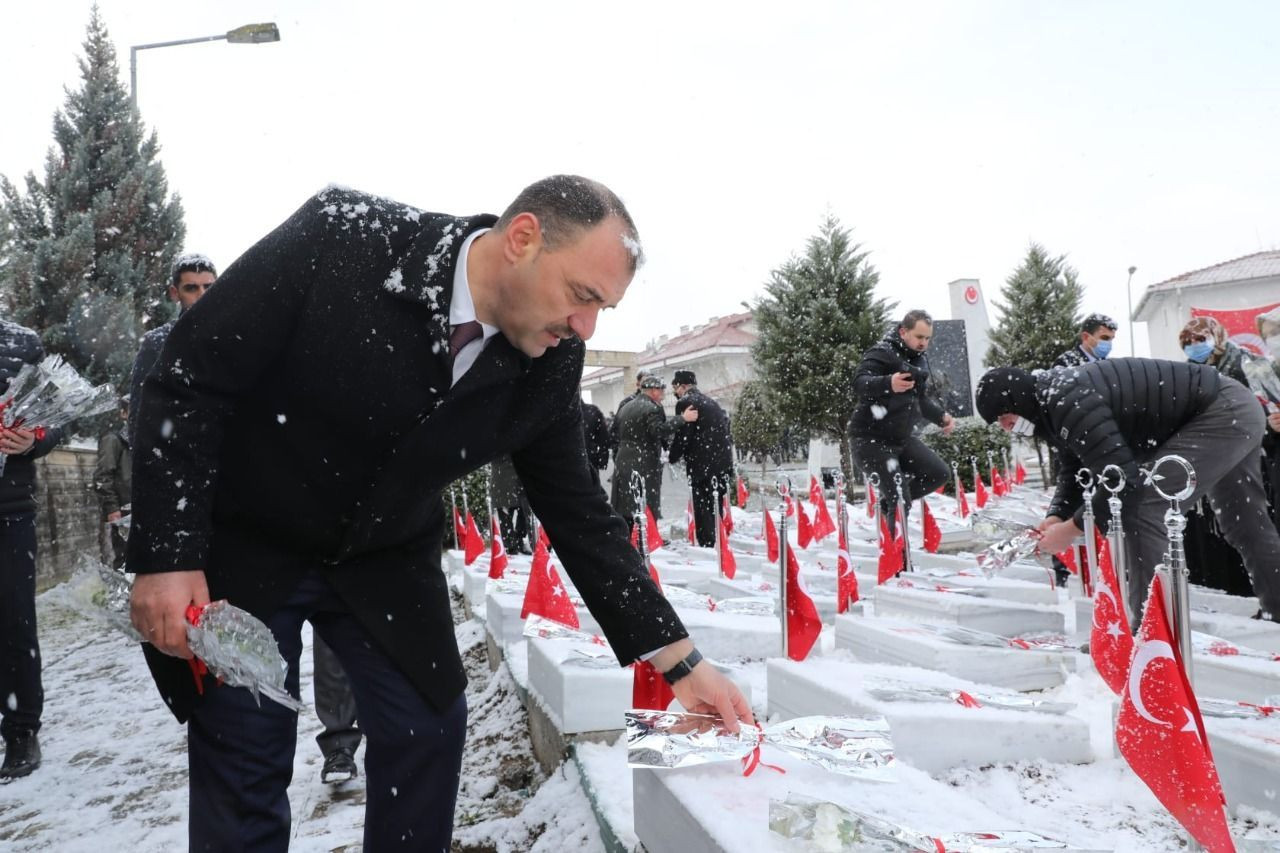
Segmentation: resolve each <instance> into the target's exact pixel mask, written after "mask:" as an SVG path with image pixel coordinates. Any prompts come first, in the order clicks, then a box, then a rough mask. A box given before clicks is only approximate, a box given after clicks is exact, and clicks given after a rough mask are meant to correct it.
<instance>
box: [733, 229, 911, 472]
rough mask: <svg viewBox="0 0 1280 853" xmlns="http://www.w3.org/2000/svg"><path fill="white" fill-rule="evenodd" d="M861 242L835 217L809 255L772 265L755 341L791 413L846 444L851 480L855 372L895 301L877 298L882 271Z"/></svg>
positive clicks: (767, 377) (773, 387)
mask: <svg viewBox="0 0 1280 853" xmlns="http://www.w3.org/2000/svg"><path fill="white" fill-rule="evenodd" d="M861 249H862V247H861V245H859V244H856V243H853V242H852V240H851V239H850V235H849V231H848V229H846V228H843V227H842V226H841V225H840V221H839V220H838V219H836V218H835V217H834V216H828V217H827V219H826V220H825V221H824V222H823V223H822V226H821V227H820V228H819V230H818V233H817V234H816V235H814V236H813V237H810V238H809V242H808V244H807V246H806V248H805V252H804V254H803V255H800V256H797V257H792V258H790V259H789V260H788V261H787V262H786V263H784V264H783V265H782V266H781V267H780V268H779V269H776V270H774V271H773V272H772V274H771V276H770V280H769V283H768V284H767V285H766V286H765V290H766V293H767V294H768V295H767V296H766V297H765V298H763V299H761V300H760V301H759V302H758V303H757V305H756V308H755V319H756V324H757V327H758V332H759V337H758V338H757V340H756V343H755V346H754V347H753V348H752V355H753V357H754V358H755V362H756V366H757V368H758V370H759V373H760V379H761V380H762V381H763V382H764V383H765V384H766V385H768V387H769V389H770V391H771V393H772V394H773V395H774V396H775V398H776V399H777V401H778V408H779V410H780V411H781V413H782V417H783V418H784V420H785V421H786V422H788V423H791V424H795V425H796V426H798V427H800V428H801V429H804V430H807V431H809V432H811V433H816V434H819V435H821V436H823V437H825V438H828V439H830V440H833V441H838V442H839V443H840V463H841V467H842V468H843V469H844V474H845V482H846V483H849V484H850V485H852V483H853V482H854V478H853V472H852V471H851V470H850V469H849V465H850V461H849V460H850V455H849V421H850V420H851V419H852V417H853V411H854V408H855V406H856V400H855V398H854V395H853V393H852V390H853V375H854V373H855V372H856V370H857V367H858V364H859V363H860V362H861V360H862V353H863V352H864V351H866V349H867V348H868V347H870V346H871V345H872V344H874V343H875V342H876V341H877V340H879V339H880V337H881V336H882V335H883V334H884V331H885V328H886V326H887V325H888V321H889V311H890V310H891V309H892V308H893V304H892V303H888V302H886V301H885V300H884V299H878V298H876V297H875V295H874V290H875V287H876V284H877V283H878V282H879V280H880V274H879V273H878V272H877V271H876V269H875V267H873V266H872V265H871V264H870V263H868V262H867V255H868V253H867V252H863V251H861Z"/></svg>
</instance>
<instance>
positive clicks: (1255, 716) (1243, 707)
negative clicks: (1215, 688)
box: [1196, 697, 1280, 729]
mask: <svg viewBox="0 0 1280 853" xmlns="http://www.w3.org/2000/svg"><path fill="white" fill-rule="evenodd" d="M1196 702H1197V704H1199V705H1200V713H1201V714H1202V715H1203V716H1205V717H1229V718H1232V719H1237V720H1263V719H1270V720H1271V721H1272V722H1274V723H1275V724H1276V726H1277V728H1278V729H1280V708H1278V707H1276V706H1274V705H1254V704H1252V703H1250V702H1232V701H1231V700H1230V699H1213V698H1210V697H1205V698H1203V699H1201V698H1197V699H1196Z"/></svg>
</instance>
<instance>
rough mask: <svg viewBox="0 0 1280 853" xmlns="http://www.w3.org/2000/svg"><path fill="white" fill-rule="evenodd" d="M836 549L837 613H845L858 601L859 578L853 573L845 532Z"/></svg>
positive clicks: (841, 532)
mask: <svg viewBox="0 0 1280 853" xmlns="http://www.w3.org/2000/svg"><path fill="white" fill-rule="evenodd" d="M839 533H840V536H839V538H838V540H837V547H836V578H837V579H836V612H837V613H844V612H845V611H847V610H848V609H849V605H850V604H853V603H854V602H855V601H857V600H858V576H857V575H855V574H854V573H853V560H852V559H851V558H850V557H849V540H848V538H847V537H846V536H845V532H844V531H843V530H841V531H839Z"/></svg>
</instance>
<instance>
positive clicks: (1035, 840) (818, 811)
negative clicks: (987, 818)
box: [769, 794, 1080, 853]
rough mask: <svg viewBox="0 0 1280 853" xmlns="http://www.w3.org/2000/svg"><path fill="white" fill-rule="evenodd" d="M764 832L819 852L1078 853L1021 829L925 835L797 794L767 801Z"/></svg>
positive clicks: (1072, 848)
mask: <svg viewBox="0 0 1280 853" xmlns="http://www.w3.org/2000/svg"><path fill="white" fill-rule="evenodd" d="M769 830H770V831H771V832H774V833H776V834H778V835H781V836H783V837H785V838H792V839H796V840H799V841H805V842H808V845H807V846H808V847H809V849H812V850H817V851H822V853H826V851H831V853H836V851H847V850H854V851H859V853H873V851H874V853H882V851H883V853H899V851H903V853H905V851H924V853H996V851H1001V850H1004V851H1009V853H1012V852H1013V851H1016V850H1060V851H1066V850H1071V851H1076V853H1079V851H1080V848H1077V847H1072V846H1070V845H1068V844H1066V843H1065V842H1062V841H1055V840H1054V839H1052V838H1046V837H1044V836H1043V835H1040V834H1038V833H1035V832H1026V831H1024V830H1020V829H1013V830H992V831H989V832H949V833H946V834H944V835H930V834H929V833H926V832H921V831H920V830H918V829H912V828H911V827H906V826H902V825H900V824H897V823H894V822H893V821H889V820H885V819H884V818H880V817H875V816H873V815H869V814H865V813H863V812H860V811H857V810H856V809H853V808H850V807H849V806H846V805H841V804H839V803H832V802H828V801H826V800H817V799H813V798H811V797H806V796H803V795H801V794H789V795H787V798H786V799H785V800H772V799H771V800H770V801H769Z"/></svg>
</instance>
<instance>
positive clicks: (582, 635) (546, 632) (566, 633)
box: [523, 613, 612, 654]
mask: <svg viewBox="0 0 1280 853" xmlns="http://www.w3.org/2000/svg"><path fill="white" fill-rule="evenodd" d="M523 633H524V636H526V637H531V638H533V639H538V640H578V641H580V642H584V643H591V644H592V645H596V646H600V647H601V648H602V649H604V650H605V651H608V649H609V645H608V643H606V642H605V641H604V638H603V637H601V636H600V635H598V634H588V633H587V632H586V631H579V630H578V629H577V628H570V627H569V626H568V625H564V624H562V623H560V622H557V621H556V620H554V619H547V618H545V617H542V616H539V615H538V614H536V613H531V614H529V618H527V619H525V620H524V632H523ZM610 654H612V652H610Z"/></svg>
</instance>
